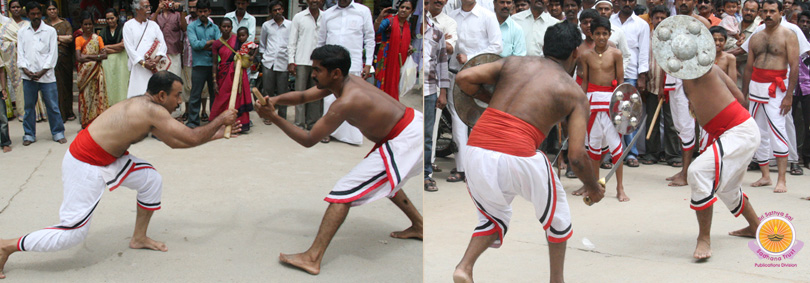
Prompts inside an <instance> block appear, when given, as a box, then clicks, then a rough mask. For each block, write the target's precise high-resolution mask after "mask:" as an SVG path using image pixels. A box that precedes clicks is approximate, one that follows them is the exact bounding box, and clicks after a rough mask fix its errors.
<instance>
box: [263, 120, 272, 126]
mask: <svg viewBox="0 0 810 283" xmlns="http://www.w3.org/2000/svg"><path fill="white" fill-rule="evenodd" d="M262 122H264V124H265V125H268V126H269V125H272V124H273V122H270V120H267V119H264V121H262Z"/></svg>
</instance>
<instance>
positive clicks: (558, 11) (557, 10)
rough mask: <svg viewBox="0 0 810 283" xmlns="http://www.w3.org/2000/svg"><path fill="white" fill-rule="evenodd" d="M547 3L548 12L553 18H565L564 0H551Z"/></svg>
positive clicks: (561, 19) (559, 19)
mask: <svg viewBox="0 0 810 283" xmlns="http://www.w3.org/2000/svg"><path fill="white" fill-rule="evenodd" d="M546 5H548V14H549V15H550V16H551V17H552V18H555V19H557V20H558V21H563V20H565V17H564V16H563V10H562V1H558V0H549V1H547V2H546Z"/></svg>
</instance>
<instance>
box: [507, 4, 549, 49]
mask: <svg viewBox="0 0 810 283" xmlns="http://www.w3.org/2000/svg"><path fill="white" fill-rule="evenodd" d="M529 3H530V4H531V5H530V6H529V10H526V11H523V12H520V13H517V14H514V15H513V16H512V20H514V21H515V22H516V23H517V24H518V25H520V28H522V29H523V34H524V35H525V40H526V55H528V56H543V37H544V36H545V35H546V29H548V27H550V26H552V25H554V24H556V23H557V22H559V21H558V20H557V19H555V18H552V17H551V15H549V14H548V12H546V5H545V4H544V3H543V1H542V0H530V1H529Z"/></svg>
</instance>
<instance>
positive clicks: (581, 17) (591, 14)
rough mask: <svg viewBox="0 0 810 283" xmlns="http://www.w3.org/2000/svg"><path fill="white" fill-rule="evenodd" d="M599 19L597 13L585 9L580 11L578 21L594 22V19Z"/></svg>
mask: <svg viewBox="0 0 810 283" xmlns="http://www.w3.org/2000/svg"><path fill="white" fill-rule="evenodd" d="M599 17H600V16H599V12H597V11H596V10H594V9H585V10H582V13H580V14H579V20H580V21H584V20H585V19H591V20H596V18H599Z"/></svg>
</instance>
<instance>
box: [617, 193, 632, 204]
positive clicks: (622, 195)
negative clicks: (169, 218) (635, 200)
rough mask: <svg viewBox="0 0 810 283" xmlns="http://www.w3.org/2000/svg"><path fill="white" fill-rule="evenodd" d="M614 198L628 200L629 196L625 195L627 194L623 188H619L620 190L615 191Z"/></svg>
mask: <svg viewBox="0 0 810 283" xmlns="http://www.w3.org/2000/svg"><path fill="white" fill-rule="evenodd" d="M616 198H618V199H619V202H626V201H630V198H629V197H627V195H626V194H625V193H624V190H621V191H619V192H617V193H616Z"/></svg>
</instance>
